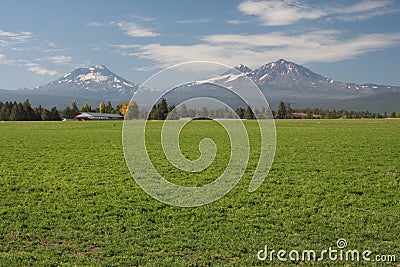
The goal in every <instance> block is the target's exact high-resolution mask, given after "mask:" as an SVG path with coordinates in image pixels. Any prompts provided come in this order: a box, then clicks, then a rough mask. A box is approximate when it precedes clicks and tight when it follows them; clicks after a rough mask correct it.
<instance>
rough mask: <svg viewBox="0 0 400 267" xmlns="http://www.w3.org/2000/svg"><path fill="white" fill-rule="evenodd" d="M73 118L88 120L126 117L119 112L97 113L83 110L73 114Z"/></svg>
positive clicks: (121, 118)
mask: <svg viewBox="0 0 400 267" xmlns="http://www.w3.org/2000/svg"><path fill="white" fill-rule="evenodd" d="M71 119H73V120H80V121H87V120H123V119H124V117H123V116H121V115H119V114H111V113H97V112H81V113H78V114H77V115H75V116H73V117H72V118H71Z"/></svg>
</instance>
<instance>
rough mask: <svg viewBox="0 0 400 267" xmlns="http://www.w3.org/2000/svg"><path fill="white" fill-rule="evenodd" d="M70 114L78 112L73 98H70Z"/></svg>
mask: <svg viewBox="0 0 400 267" xmlns="http://www.w3.org/2000/svg"><path fill="white" fill-rule="evenodd" d="M70 109H71V112H72V113H71V114H73V115H72V116H75V115H76V114H78V113H79V109H78V106H77V105H76V102H75V100H72V102H71V108H70Z"/></svg>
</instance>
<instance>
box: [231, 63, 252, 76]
mask: <svg viewBox="0 0 400 267" xmlns="http://www.w3.org/2000/svg"><path fill="white" fill-rule="evenodd" d="M235 69H237V70H238V71H240V72H242V73H244V74H246V73H250V72H252V70H251V69H250V68H249V67H247V66H246V65H243V64H239V65H236V66H235Z"/></svg>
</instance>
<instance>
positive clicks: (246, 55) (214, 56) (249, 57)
mask: <svg viewBox="0 0 400 267" xmlns="http://www.w3.org/2000/svg"><path fill="white" fill-rule="evenodd" d="M201 40H202V41H203V42H204V43H201V44H193V45H162V44H148V45H143V46H140V47H138V48H136V50H135V52H133V53H125V55H129V56H135V57H139V58H144V59H150V60H153V61H155V62H157V63H158V64H159V65H162V66H169V65H172V64H176V63H181V62H187V61H198V60H200V61H215V62H221V63H224V64H227V65H231V66H234V65H236V64H239V63H243V64H246V65H249V66H251V67H258V66H260V65H262V64H265V63H266V62H269V61H272V60H276V59H278V58H286V59H289V60H293V61H296V62H298V63H302V64H304V63H311V62H335V61H341V60H346V59H349V58H353V57H356V56H359V55H363V54H366V53H369V52H371V51H375V50H380V49H384V48H387V47H392V46H395V45H399V44H400V32H399V33H393V34H364V35H359V36H355V37H352V38H346V37H345V36H343V34H342V33H341V32H340V31H335V30H320V31H311V32H306V33H299V34H295V35H287V34H285V33H283V32H273V33H268V34H256V35H245V36H243V35H237V34H226V35H224V34H220V35H210V36H204V37H201Z"/></svg>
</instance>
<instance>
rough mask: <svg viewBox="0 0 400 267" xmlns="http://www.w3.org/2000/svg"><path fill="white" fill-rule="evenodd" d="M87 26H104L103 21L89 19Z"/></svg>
mask: <svg viewBox="0 0 400 267" xmlns="http://www.w3.org/2000/svg"><path fill="white" fill-rule="evenodd" d="M86 26H87V27H101V26H103V23H101V22H97V21H89V22H88V23H86Z"/></svg>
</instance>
